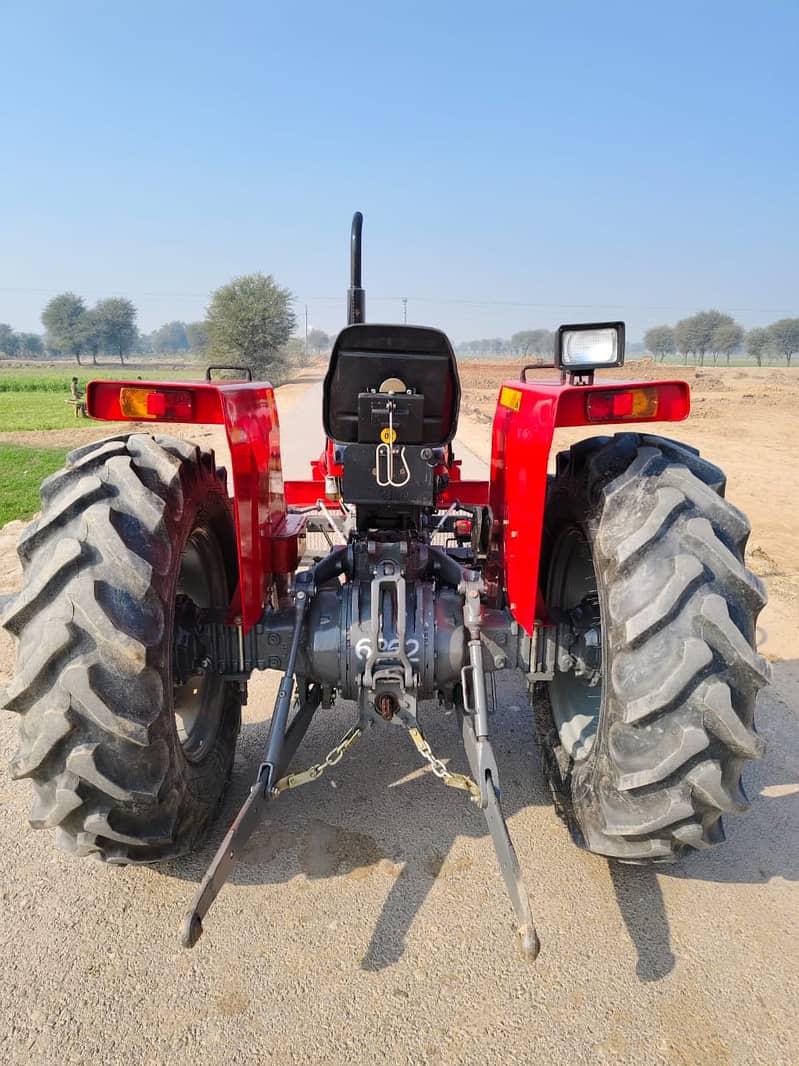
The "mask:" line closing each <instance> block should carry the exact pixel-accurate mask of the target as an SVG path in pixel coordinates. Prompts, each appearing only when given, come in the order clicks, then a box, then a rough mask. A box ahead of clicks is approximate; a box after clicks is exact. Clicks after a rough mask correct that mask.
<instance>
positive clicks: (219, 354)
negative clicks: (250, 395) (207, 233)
mask: <svg viewBox="0 0 799 1066" xmlns="http://www.w3.org/2000/svg"><path fill="white" fill-rule="evenodd" d="M207 317H208V336H209V338H210V346H209V350H210V355H211V357H212V358H213V359H219V360H220V361H221V360H224V359H230V358H233V359H236V360H237V361H239V362H242V363H245V364H247V365H248V366H251V367H252V369H253V372H254V373H255V374H257V375H258V376H259V377H271V378H275V379H276V378H277V376H278V375H279V374H280V373H281V371H282V369H283V367H284V366H285V358H284V357H283V355H282V354H281V352H282V349H283V348H284V347H285V345H286V344H287V343H288V339H289V337H290V336H291V334H292V332H293V331H294V327H295V325H296V319H295V316H294V312H293V310H292V308H291V293H290V292H289V291H288V289H284V288H282V287H281V286H280V285H278V283H277V282H276V281H275V279H274V278H273V277H272V275H271V274H267V275H266V276H265V275H263V274H245V275H244V276H243V277H239V278H234V279H233V281H231V282H229V283H228V284H227V285H223V286H222V287H221V288H219V289H217V290H216V292H215V293H214V294H213V295H212V297H211V303H210V306H209V307H208V316H207Z"/></svg>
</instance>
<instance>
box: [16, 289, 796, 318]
mask: <svg viewBox="0 0 799 1066" xmlns="http://www.w3.org/2000/svg"><path fill="white" fill-rule="evenodd" d="M65 291H68V290H66V289H63V288H60V289H44V288H33V287H24V286H10V285H0V292H7V293H18V294H26V295H31V296H37V295H38V296H48V295H58V294H59V293H62V292H65ZM95 291H100V290H99V289H98V290H95ZM117 295H122V294H121V293H118V294H117ZM130 295H132V298H133V299H134V300H209V299H210V293H207V292H203V293H199V292H141V293H136V292H133V293H132V294H130ZM369 300H370V302H371V303H375V302H377V303H401V304H402V307H403V311H406V309H407V304H408V300H416V301H417V302H418V303H425V304H446V305H454V306H460V307H512V308H518V309H522V310H537V311H547V310H553V311H568V310H573V311H601V310H603V309H607V308H614V309H616V310H619V311H675V312H680V311H687V310H691V309H693V308H694V307H695V306H696V301H693V302H692V303H690V304H617V303H613V301H612V300H607V301H605V303H601V304H590V303H538V302H532V301H526V300H485V299H474V298H469V297H452V296H373V295H371V294H370V296H369ZM292 301H293V303H295V304H304V303H309V304H311V303H339V302H340V303H341V304H342V305H344V302H345V301H344V296H343V295H342V294H341V293H339V294H338V295H337V296H305V297H299V296H294V297H292ZM719 302H720V303H721V304H723V305H724V306H725V307H726V309H727V310H728V311H733V312H735V313H736V314H750V315H755V314H758V315H759V314H763V315H781V314H787V315H790V314H793V313H794V312H795V311H796V308H795V307H730V306H729V305H728V304H726V303H725V302H724V301H723V300H722V301H719Z"/></svg>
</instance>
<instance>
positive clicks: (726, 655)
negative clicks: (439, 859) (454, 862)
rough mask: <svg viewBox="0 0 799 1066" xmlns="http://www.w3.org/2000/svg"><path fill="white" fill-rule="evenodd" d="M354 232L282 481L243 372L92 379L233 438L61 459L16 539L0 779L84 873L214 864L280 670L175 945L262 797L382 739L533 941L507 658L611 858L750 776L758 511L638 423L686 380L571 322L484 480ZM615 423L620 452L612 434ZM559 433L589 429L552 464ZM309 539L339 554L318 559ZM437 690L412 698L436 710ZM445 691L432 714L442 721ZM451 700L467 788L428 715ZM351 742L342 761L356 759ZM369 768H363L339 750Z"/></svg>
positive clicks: (582, 831) (689, 834)
mask: <svg viewBox="0 0 799 1066" xmlns="http://www.w3.org/2000/svg"><path fill="white" fill-rule="evenodd" d="M361 224H362V219H361V216H360V214H356V216H355V219H354V221H353V229H352V235H351V259H352V281H351V288H350V292H349V298H348V320H349V325H348V326H347V327H346V328H345V329H344V330H343V331H342V332H341V333H340V334H339V336H338V338H337V339H336V342H335V345H334V347H333V351H332V353H331V357H330V364H329V367H328V370H327V376H326V378H325V383H324V401H323V410H322V420H323V424H324V430H325V435H326V439H327V444H326V447H325V449H324V451H323V453H322V455H321V456H320V457H319V458H318V459H317V460H315V461H314V462H313V463H312V464H311V467H312V469H311V477H310V478H309V479H308V480H307V481H284V479H283V476H282V472H281V460H280V439H279V429H278V418H277V410H276V405H275V398H274V394H273V391H272V388H271V386H270V385H268V384H267V383H258V382H252V381H244V380H238V381H233V382H231V381H218V380H216V381H215V380H211V374H210V372H209V374H208V375H207V380H206V381H205V382H198V383H192V384H186V383H179V384H164V383H160V382H143V381H136V382H133V383H131V382H121V381H93V382H91V383H90V384H89V386H88V390H87V397H86V400H87V406H88V410H89V413H90V414H91V415H92V416H93V417H95V418H101V419H109V420H115V421H116V420H122V421H125V420H127V421H135V422H140V423H141V422H147V423H151V424H152V425H153V428H154V429H156V430H159V429H160V425H159V424H160V423H170V422H172V423H184V424H186V423H203V424H219V425H223V426H224V427H225V430H226V434H227V440H228V443H229V446H230V473H229V477H228V475H227V474H226V472H225V471H224V470H222V469H220V468H218V467H217V465H216V461H215V457H214V454H213V453H212V452H208V451H203V450H201V449H200V448H198V447H196V446H194V445H190V444H187V443H184V442H182V441H178V440H176V439H174V438H173V437H170V436H168V435H162V434H161V433H160V432H155V433H154V434H149V433H141V432H134V433H132V434H129V435H125V434H123V435H119V436H114V437H111V438H109V439H107V440H104V441H101V442H99V443H96V444H90V445H88V446H86V447H84V448H79V449H78V450H76V451H74V452H72V453H71V455H70V456H69V457H68V463H67V466H66V468H65V469H64V470H62V471H60V472H59V473H57V474H55V475H54V476H53V477H51V478H49V479H48V480H47V481H45V482H44V484H43V485H42V490H41V495H42V515H41V518H39V519H38V520H37V521H35V522H34V523H32V525H30V526H29V527H28V529H27V530H26V532H25V534H24V535H23V537H22V539H21V542H20V545H19V554H20V557H21V560H22V564H23V572H24V583H23V589H22V592H21V593H20V594H19V595H18V596H17V597H16V598H15V599H14V600H13V601H12V602H11V603H10V604H9V605H7V607H6V610H5V614H4V617H3V623H4V625H5V626H6V627H7V628H8V629H9V630H10V631H11V632H12V633H13V634H14V635H15V637H16V638H17V641H18V655H17V668H16V675H15V677H14V678H13V680H12V681H11V683H10V685H9V686H8V688H7V689H6V691H5V693H4V694H3V702H4V705H5V706H6V707H7V708H8V709H9V710H11V711H13V712H16V713H17V714H18V715H19V738H20V739H19V749H18V751H17V753H16V755H15V756H14V759H13V762H12V772H13V775H14V776H15V777H18V778H24V777H28V778H30V779H31V781H32V784H33V792H34V802H33V810H32V813H31V824H32V825H33V826H34V827H36V828H54V829H55V830H56V842H57V843H58V844H59V845H60V846H61V847H63V848H65V849H67V850H68V851H70V852H72V853H73V854H75V855H76V856H94V857H96V858H99V859H101V860H104V861H107V862H112V863H119V864H126V863H153V862H157V861H159V860H164V859H169V858H172V857H174V856H176V855H180V854H183V853H186V852H189V851H192V850H194V849H197V848H198V847H200V846H201V845H202V842H203V840H204V838H205V836H206V834H207V831H208V829H209V827H210V826H211V824H212V823H213V820H214V817H215V815H216V813H217V811H218V810H219V807H220V804H221V802H222V799H223V795H224V792H225V787H226V785H227V782H228V780H229V777H230V773H231V768H232V765H233V756H234V749H235V744H236V738H237V734H238V731H239V726H240V717H241V705H242V702H243V701H244V700H245V699H246V692H247V681H248V679H249V677H250V676H251V674H252V672H253V671H255V670H264V669H270V670H275V671H278V672H279V673H280V674H281V681H280V685H279V689H278V694H277V698H276V702H275V706H274V709H273V713H272V718H271V723H270V726H269V732H268V737H267V741H266V747H265V751H264V754H263V759H262V762H261V765H260V767H259V768H258V771H257V774H256V779H255V781H254V783H253V785H252V788H251V790H250V793H249V796H248V799H247V801H246V803H245V804H244V807H243V808H242V810H241V811H240V813H239V814H238V816H237V817H236V819H235V821H234V823H233V825H232V827H231V828H230V830H229V831H228V833H227V835H226V836H225V838H224V840H223V841H222V843H221V845H220V847H219V850H218V852H217V854H216V856H215V858H214V859H213V862H212V863H211V866H210V868H209V870H208V872H207V873H206V875H205V877H204V879H203V881H202V884H201V885H200V887H199V890H198V892H197V895H196V897H195V899H194V901H193V903H192V906H191V909H190V911H189V913H188V915H187V917H186V920H185V923H184V929H183V942H184V944H185V945H186V946H187V947H191V946H192V945H193V944H194V943H196V941H197V939H198V938H199V936H200V935H201V933H202V930H203V919H204V918H205V916H206V913H207V911H208V909H209V907H210V905H211V903H212V902H213V900H214V898H215V897H216V895H217V894H218V892H219V891H220V889H221V887H222V885H223V884H224V882H225V880H226V879H227V877H228V876H229V874H230V871H231V869H232V867H233V866H234V864H235V863H236V861H237V859H238V857H239V855H240V853H241V849H242V846H243V845H244V843H245V842H246V840H247V839H248V837H249V836H250V835H251V834H252V832H253V831H254V830H255V829H256V828H257V826H258V825H259V823H260V821H261V819H262V817H263V815H264V812H265V810H266V808H267V807H268V806H269V805H271V804H274V803H276V802H277V803H278V806H279V805H280V804H281V803H285V802H290V800H289V798H288V797H286V796H285V793H287V792H289V791H290V790H291V789H293V788H297V787H300V786H303V785H305V784H310V783H312V782H313V781H314V780H316V779H317V778H318V777H320V776H321V775H322V774H323V773H324V772H325V770H326V769H327V768H328V767H330V766H332V765H334V764H335V763H336V762H338V760H339V759H340V758H342V757H344V755H345V754H346V753H347V752H348V751H349V749H350V748H352V747H353V745H355V744H356V742H357V740H358V738H359V737H360V735H361V734H362V733H363V731H364V730H366V729H367V728H371V727H373V726H375V727H378V728H387V729H392V730H393V731H394V735H395V737H396V740H397V742H398V743H400V742H403V740H404V735H405V734H407V736H408V739H409V740H410V741H411V742H412V743H413V744H414V745H415V747H416V748H417V750H418V752H419V755H420V758H421V759H423V760H425V761H426V762H427V763H428V764H429V765H430V766H431V767H432V769H433V771H434V773H435V775H436V776H437V777H439V778H441V779H442V780H443V782H444V783H445V784H447V785H450V786H452V787H456V788H458V789H461V790H462V791H463V792H464V793H465V798H466V797H468V800H470V801H471V802H473V803H474V804H475V805H476V806H477V807H478V808H479V809H481V810H482V811H483V813H484V815H485V818H486V824H487V828H488V831H489V833H490V835H491V839H492V841H493V844H494V848H495V850H496V855H497V859H498V863H499V867H500V871H501V873H502V876H503V879H504V881H505V885H506V888H507V891H508V894H509V897H510V903H511V906H512V909H513V912H514V915H515V920H516V928H517V931H518V943H519V947H520V950H521V953H522V954H523V955H524V956H525V957H527V958H534V957H535V956H536V954H537V953H538V938H537V936H536V932H535V928H534V924H533V918H532V913H531V909H530V904H529V902H528V897H527V892H526V889H525V885H524V882H523V879H522V874H521V871H520V868H519V863H518V861H517V858H516V855H515V852H514V848H513V844H512V842H511V839H510V836H509V833H508V829H507V826H506V823H505V819H504V816H503V812H502V806H501V787H500V782H501V773H500V771H501V767H499V766H498V765H497V761H496V759H495V756H494V753H493V748H492V744H491V728H490V727H491V715H490V712H491V710H492V701H493V700H495V698H496V697H495V695H494V692H495V678H496V674H497V672H499V671H501V670H518V671H520V674H521V675H522V677H523V678H524V679H525V680H526V682H527V684H528V686H529V691H530V693H531V702H532V708H533V714H534V716H535V725H536V732H537V737H538V744H539V748H540V752H541V756H542V759H543V765H544V769H545V772H546V775H547V778H548V780H549V784H550V786H551V789H552V794H553V798H554V801H555V804H556V807H557V810H558V812H559V813H560V814H561V816H562V817H563V818H564V820H565V821H566V823H567V825H568V827H569V829H570V831H571V833H572V835H573V837H574V839H575V841H576V842H577V843H578V844H579V845H581V846H583V847H585V848H588V849H589V850H591V851H593V852H596V853H598V854H601V855H606V856H609V857H612V858H615V859H618V860H621V861H623V862H634V863H642V862H658V861H668V860H673V859H675V858H676V857H678V856H679V855H681V854H682V853H684V852H686V851H688V850H690V849H692V848H707V847H711V846H713V845H716V844H718V843H720V842H721V841H722V840H723V839H724V830H723V823H722V818H723V815H725V814H732V813H740V812H741V811H743V810H744V809H745V808H746V806H747V800H746V796H745V793H744V791H743V788H742V786H741V772H742V769H743V767H744V765H745V762H746V760H748V759H752V758H760V757H762V755H763V744H762V741H761V740H760V738H759V737H758V735H757V733H756V731H755V727H754V710H755V699H756V695H757V692H758V690H759V689H760V688H761V687H762V686H763V685H764V684H766V683H767V682H768V679H769V668H768V664H767V663H766V661H765V660H764V659H763V658H762V657H761V656H760V655H759V654H758V653H757V651H756V649H755V624H756V620H757V616H758V613H759V611H760V610H761V608H762V607H763V605H764V603H765V592H764V589H763V586H762V584H761V582H760V581H759V580H758V579H757V578H756V577H755V576H753V575H752V574H751V573H750V572H749V571H748V570H747V569H746V567H745V564H744V549H745V546H746V541H747V537H748V535H749V524H748V522H747V520H746V518H745V516H744V515H743V514H742V513H741V512H740V511H739V510H738V509H737V508H735V507H734V506H733V505H732V504H730V503H728V502H727V501H726V500H725V498H724V489H725V479H724V475H723V474H722V472H721V471H720V470H719V469H718V468H717V467H716V466H714V465H713V464H712V463H710V462H708V461H707V460H705V459H703V458H701V457H700V456H699V454H698V453H697V452H696V451H695V449H693V448H691V447H688V446H687V445H684V444H680V443H678V442H676V441H674V440H670V439H666V438H664V437H660V436H655V435H652V434H649V433H646V432H640V431H635V432H632V431H626V430H625V425H628V426H629V425H632V424H635V425H636V426H639V425H640V424H642V423H649V422H652V423H654V422H673V421H680V420H682V419H684V418H685V417H687V415H688V413H689V406H690V401H689V391H688V386H687V385H686V384H685V383H684V382H681V381H655V382H646V383H620V382H618V381H616V380H614V381H612V382H610V383H605V384H600V383H597V382H596V381H595V373H596V371H597V370H601V369H603V368H605V367H615V366H619V365H621V364H622V362H623V357H624V327H623V324H622V323H618V322H616V323H598V324H587V325H586V324H582V325H571V326H562V327H561V328H560V329H559V330H558V333H557V341H556V352H555V367H556V369H557V371H558V373H557V374H556V375H554V376H553V380H552V381H540V380H529V381H528V380H526V376H525V375H526V370H527V369H528V368H525V370H523V371H522V373H521V377H520V379H519V380H515V381H507V382H505V383H504V384H503V386H502V388H501V390H500V394H499V399H498V403H497V408H496V414H495V417H494V423H493V434H492V455H491V469H490V478H489V480H488V481H469V480H465V479H463V478H461V473H460V464H459V462H458V460H457V458H456V455H455V451H454V447H453V440H454V437H455V434H456V430H457V424H458V410H459V403H460V383H459V378H458V368H457V363H456V359H455V355H454V353H453V350H452V347H451V345H450V342H449V341H448V339H447V337H446V336H445V335H444V334H443V333H441V332H439V331H438V330H434V329H429V328H425V327H418V326H405V325H376V324H371V323H366V322H365V293H364V290H363V288H362V286H361ZM605 426H614V427H615V428H616V432H615V434H614V435H612V436H611V435H604V434H603V435H599V430H600V428H602V427H605ZM558 427H584V428H585V432H586V439H584V440H582V441H581V442H580V443H579V444H576V445H573V446H572V447H571V448H570V449H569V450H568V451H566V452H562V453H560V454H559V455H558V456H557V463H556V471H555V474H554V476H548V473H547V471H548V464H549V453H550V448H551V444H552V439H553V433H554V430H555V429H556V428H558ZM309 534H312V535H313V540H314V541H319V539H320V534H321V535H322V537H323V538H324V539H325V540H326V542H327V543H329V544H330V549H329V550H327V551H323V552H312V551H311V550H310V549H309V548H308V544H309V543H310V540H311V537H309ZM337 699H340V700H344V701H351V702H348V703H347V707H348V708H350V710H349V711H348V714H349V715H350V720H349V721H348V723H347V725H348V728H347V730H346V732H344V733H343V735H342V738H341V741H340V743H339V744H338V745H337V746H336V747H335V748H334V749H333V750H332V751H331V752H330V753H329V754H328V756H327V757H326V759H325V760H323V761H322V762H321V763H319V764H317V765H315V766H312V767H310V768H308V769H304V770H300V771H295V772H291V771H290V763H291V761H292V759H293V757H294V755H295V753H296V751H297V749H298V747H299V745H300V742H301V741H302V738H303V736H304V734H305V732H306V731H307V729H308V726H309V724H310V722H311V720H312V718H313V716H314V715H315V714H317V713H319V714H325V713H328V712H329V710H330V708H331V707H332V706H333V704H334V703H335V701H336V700H337ZM425 701H427V702H426V703H425ZM435 701H437V704H436V702H435ZM437 707H443V708H454V710H455V711H456V718H457V722H458V725H459V732H460V736H461V740H462V743H463V745H464V749H465V753H466V758H467V762H468V766H469V774H468V775H466V774H458V773H454V772H453V771H451V770H450V769H448V767H447V764H446V762H444V761H442V759H441V757H440V756H441V754H442V753H440V752H439V753H434V752H433V751H432V750H431V748H430V745H429V744H428V742H427V740H426V739H425V735H424V732H423V724H424V723H423V717H424V715H434V714H436V713H439V712H438V710H437ZM356 750H357V749H356ZM353 757H355V752H354V753H353Z"/></svg>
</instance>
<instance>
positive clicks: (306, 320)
mask: <svg viewBox="0 0 799 1066" xmlns="http://www.w3.org/2000/svg"><path fill="white" fill-rule="evenodd" d="M305 365H306V366H307V365H308V304H306V305H305Z"/></svg>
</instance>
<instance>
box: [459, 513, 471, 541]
mask: <svg viewBox="0 0 799 1066" xmlns="http://www.w3.org/2000/svg"><path fill="white" fill-rule="evenodd" d="M471 535H472V520H471V518H458V519H456V521H455V536H456V537H471Z"/></svg>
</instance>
